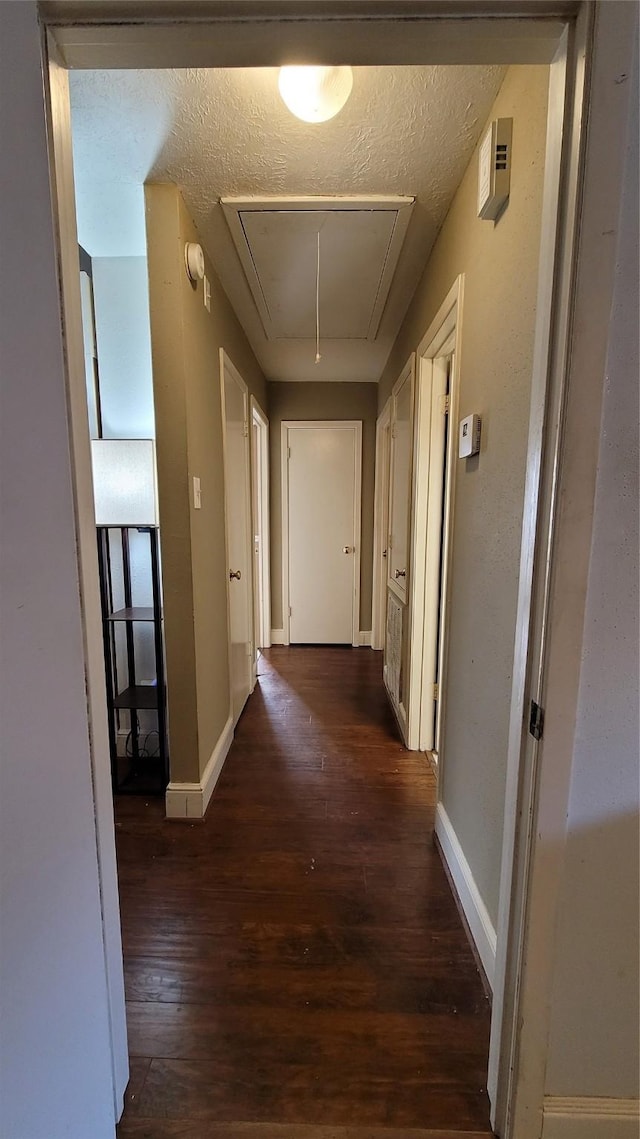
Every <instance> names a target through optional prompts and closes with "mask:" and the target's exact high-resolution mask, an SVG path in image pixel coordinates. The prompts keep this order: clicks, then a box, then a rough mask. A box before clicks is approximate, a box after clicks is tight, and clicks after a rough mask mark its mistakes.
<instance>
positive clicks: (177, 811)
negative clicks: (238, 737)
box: [165, 716, 233, 819]
mask: <svg viewBox="0 0 640 1139" xmlns="http://www.w3.org/2000/svg"><path fill="white" fill-rule="evenodd" d="M232 743H233V719H232V717H231V716H229V719H228V720H227V722H226V724H225V726H224V728H223V729H222V733H221V735H220V738H219V739H218V742H217V744H216V746H215V747H214V749H213V751H212V753H211V758H210V760H209V762H208V763H207V766H206V767H205V769H204V771H203V773H202V778H201V780H200V782H199V783H174V782H173V781H172V782H171V783H170V784H169V786H168V787H167V791H166V798H165V804H166V812H167V818H168V819H203V818H204V816H205V813H206V810H207V807H208V806H209V800H210V798H211V796H212V794H213V789H214V787H215V785H216V783H217V782H218V779H219V778H220V772H221V771H222V768H223V766H224V761H225V759H226V758H227V755H228V754H229V748H230V747H231V744H232Z"/></svg>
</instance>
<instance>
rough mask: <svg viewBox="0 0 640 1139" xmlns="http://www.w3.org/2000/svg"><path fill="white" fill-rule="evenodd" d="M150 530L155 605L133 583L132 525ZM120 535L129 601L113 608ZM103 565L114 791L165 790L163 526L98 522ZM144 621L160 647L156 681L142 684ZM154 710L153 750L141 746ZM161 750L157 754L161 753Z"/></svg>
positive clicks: (139, 531)
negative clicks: (138, 595) (122, 721)
mask: <svg viewBox="0 0 640 1139" xmlns="http://www.w3.org/2000/svg"><path fill="white" fill-rule="evenodd" d="M131 530H136V531H137V532H138V533H144V534H148V536H149V555H150V571H151V585H152V596H153V605H152V606H134V605H133V604H132V588H131V551H130V531H131ZM113 533H118V534H119V535H120V542H121V549H122V580H123V592H124V607H123V608H121V609H115V610H114V608H113V580H112V573H111V535H112V534H113ZM98 565H99V570H100V596H101V601H102V631H103V637H104V663H105V672H106V678H107V708H108V713H109V746H110V750H111V782H112V786H113V791H114V794H123V793H128V794H141V795H149V794H153V793H157V794H161V793H162V792H163V791H164V789H165V788H166V786H167V783H168V781H169V753H168V745H167V714H166V689H165V675H164V642H163V632H162V602H161V589H160V559H159V543H158V531H157V529H156V528H155V527H149V526H144V527H140V526H118V527H108V526H99V527H98ZM138 622H142V623H145V624H151V625H153V638H154V649H155V672H156V675H155V682H154V683H153V684H138V683H137V673H136V651H135V636H134V627H135V625H136V623H138ZM120 624H121V625H124V630H125V641H126V657H127V666H126V673H127V675H126V684H125V685H124V686H123V687H121V680H120V678H119V676H118V666H117V658H116V633H115V630H116V626H117V625H120ZM121 711H126V712H129V713H130V720H131V724H130V731H129V733H128V736H127V743H128V745H129V746H128V747H127V754H126V755H124V756H122V755H118V727H119V713H120V712H121ZM139 711H145V712H147V711H154V712H155V713H156V716H157V725H158V726H157V733H158V746H157V749H154V754H152V755H149V754H147V749H146V748H145V747H142V746H141V735H143V734H144V735H145V736H147V735H148V734H149V733H141V731H140V725H139V721H138V715H137V713H138V712H139ZM156 752H157V754H156Z"/></svg>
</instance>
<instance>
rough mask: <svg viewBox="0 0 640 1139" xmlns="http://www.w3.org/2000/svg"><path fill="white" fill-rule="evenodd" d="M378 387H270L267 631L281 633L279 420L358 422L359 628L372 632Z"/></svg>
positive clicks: (286, 384) (286, 385)
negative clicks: (279, 630) (359, 508)
mask: <svg viewBox="0 0 640 1139" xmlns="http://www.w3.org/2000/svg"><path fill="white" fill-rule="evenodd" d="M377 400H378V390H377V385H376V384H360V383H353V384H343V383H335V384H332V383H300V384H294V383H270V384H269V424H270V439H271V625H272V627H273V628H274V629H281V628H282V488H281V471H280V427H281V424H282V421H283V419H360V420H362V536H361V546H362V549H361V560H360V628H361V629H362V630H368V629H370V628H371V591H372V575H373V486H374V477H375V450H376V417H377Z"/></svg>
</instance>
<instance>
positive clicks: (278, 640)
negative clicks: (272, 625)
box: [271, 629, 287, 645]
mask: <svg viewBox="0 0 640 1139" xmlns="http://www.w3.org/2000/svg"><path fill="white" fill-rule="evenodd" d="M286 643H287V642H286V641H285V639H284V629H272V630H271V644H272V645H285V644H286Z"/></svg>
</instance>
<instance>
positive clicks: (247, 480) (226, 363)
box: [220, 348, 256, 728]
mask: <svg viewBox="0 0 640 1139" xmlns="http://www.w3.org/2000/svg"><path fill="white" fill-rule="evenodd" d="M225 375H229V376H230V377H231V379H232V380H233V381H234V383H236V384H237V385H238V387H239V388H240V391H241V392H242V398H243V405H244V422H245V464H244V484H245V485H244V493H245V496H246V502H247V526H246V535H245V540H246V543H247V555H248V556H247V565H248V566H249V580H248V581H247V582H246V583H245V589H246V591H247V599H248V612H249V614H250V618H251V619H250V621H249V628H250V636H251V639H250V645H251V659H252V662H253V663H252V667H251V684H250V692H253V689H254V687H255V683H256V668H255V659H256V647H255V644H254V615H253V596H254V585H253V554H252V550H253V538H252V536H251V446H250V439H249V424H250V420H249V389H248V387H247V385H246V383H245V382H244V380H243V378H242V376H241V375H240V372H239V371H238V369H237V368H236V366H235V365H234V363H233V361H232V360H231V358H230V356H229V355H228V353H227V352H225V350H224V348H221V349H220V407H221V410H222V457H223V468H222V469H223V471H224V477H225V481H226V477H227V427H226V412H225V394H224V381H225ZM223 504H224V539H225V560H226V572H225V584H226V590H227V658H228V661H229V712H230V716H231V721H232V723H233V726H234V728H235V726H236V724H237V722H238V719H239V716H240V713H238V715H237V716H236V715H234V710H233V676H232V671H231V668H232V660H231V593H230V582H229V569H230V561H229V548H230V543H229V512H228V509H227V494H226V486H225V492H224V494H223ZM240 711H242V709H240Z"/></svg>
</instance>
